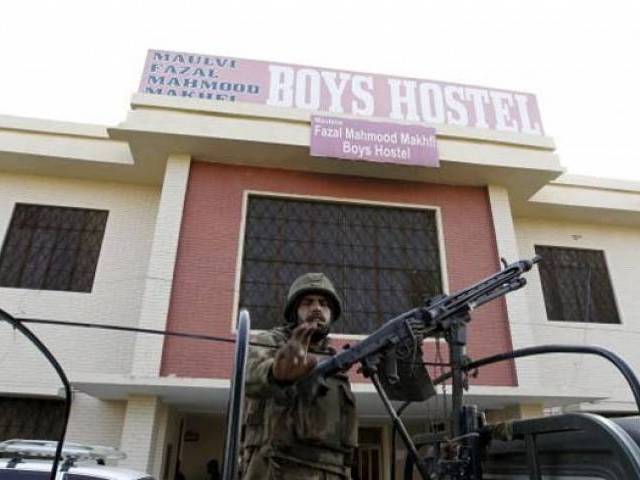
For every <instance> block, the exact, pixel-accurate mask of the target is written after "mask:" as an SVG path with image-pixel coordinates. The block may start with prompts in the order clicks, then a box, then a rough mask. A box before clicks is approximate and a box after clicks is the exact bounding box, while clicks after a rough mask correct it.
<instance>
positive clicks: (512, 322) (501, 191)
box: [487, 185, 540, 387]
mask: <svg viewBox="0 0 640 480" xmlns="http://www.w3.org/2000/svg"><path fill="white" fill-rule="evenodd" d="M487 190H488V194H489V203H490V205H491V214H492V217H493V228H494V229H495V232H496V245H497V247H498V256H499V257H502V258H505V259H506V260H507V261H508V262H513V261H516V260H519V259H520V253H519V249H518V241H517V237H516V231H515V227H514V223H513V212H512V210H511V202H510V200H509V192H508V191H507V189H506V188H504V187H501V186H497V185H489V186H488V187H487ZM526 288H527V287H525V289H526ZM505 301H506V305H507V316H508V318H509V329H510V331H511V343H512V345H513V349H514V350H516V349H519V348H523V347H529V346H531V345H532V343H533V342H534V332H533V328H534V327H533V324H532V322H531V319H530V316H529V307H528V304H527V297H526V295H525V294H524V292H523V291H522V290H520V291H517V292H512V293H510V294H508V295H506V296H505ZM496 353H498V352H496ZM515 362H516V373H517V378H518V385H526V386H527V387H532V386H540V372H539V368H538V363H537V362H536V361H535V360H532V359H526V358H521V359H517V360H515Z"/></svg>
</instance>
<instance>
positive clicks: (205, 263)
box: [162, 162, 517, 385]
mask: <svg viewBox="0 0 640 480" xmlns="http://www.w3.org/2000/svg"><path fill="white" fill-rule="evenodd" d="M245 190H257V191H268V192H279V193H284V194H287V193H289V194H296V195H310V196H323V197H332V198H337V199H340V198H345V199H354V200H364V201H367V200H371V201H376V202H394V203H408V204H414V205H416V204H417V205H420V204H424V205H428V206H439V207H440V208H441V212H442V222H443V230H444V231H443V235H444V241H445V252H446V259H445V260H446V268H447V275H448V278H449V286H450V290H451V291H452V292H453V291H456V290H458V289H461V288H464V287H466V286H467V285H469V284H471V283H474V282H476V281H477V280H479V279H481V278H482V277H485V276H487V275H490V274H492V273H494V272H495V271H496V270H498V269H499V268H500V266H499V263H498V260H497V253H496V252H497V250H496V241H495V232H494V229H493V223H492V218H491V211H490V208H489V201H488V196H487V191H486V189H484V188H479V187H457V186H449V185H435V184H426V183H418V182H405V181H392V180H379V179H371V178H361V177H349V176H342V175H325V174H316V173H307V172H295V171H285V170H276V169H263V168H253V167H238V166H231V165H221V164H212V163H204V162H194V163H193V164H192V167H191V174H190V178H189V186H188V190H187V196H186V201H185V211H184V217H183V223H182V229H181V237H180V243H179V247H178V256H177V260H176V269H175V277H174V286H173V291H172V297H171V306H170V310H169V319H168V325H167V328H168V329H169V330H175V331H185V332H195V333H201V334H207V335H220V336H225V337H230V336H231V335H232V333H231V332H232V312H233V300H234V293H233V289H234V286H235V283H236V261H237V249H238V237H239V234H240V227H241V223H242V211H241V210H242V199H243V192H244V191H245ZM398 313H401V312H398ZM341 343H343V342H336V346H340V344H341ZM426 345H427V347H426V349H425V350H426V352H427V353H426V357H427V358H428V359H429V360H433V357H434V352H433V348H432V346H429V345H431V344H426ZM511 348H512V346H511V334H510V331H509V324H508V319H507V313H506V307H505V304H504V300H502V299H501V300H498V301H494V302H492V303H490V304H488V305H485V306H483V307H482V308H481V309H480V310H478V311H477V312H475V313H474V314H473V322H472V323H471V327H470V335H469V354H470V355H471V356H472V357H473V358H480V357H483V356H485V355H490V354H493V353H498V352H503V351H506V350H510V349H511ZM443 352H444V353H446V349H443ZM232 354H233V345H232V344H224V343H209V342H198V341H195V340H187V339H179V338H175V337H172V338H167V340H166V342H165V345H164V352H163V360H162V375H177V376H181V377H206V378H228V377H229V374H230V370H231V363H232ZM353 376H354V380H356V381H360V380H362V379H361V378H359V376H358V375H356V374H355V373H354V374H353ZM473 383H475V384H479V385H516V384H517V378H516V372H515V367H514V364H513V362H503V363H501V364H497V365H493V366H491V367H487V368H484V369H482V370H481V372H480V375H479V377H478V378H477V379H475V380H473Z"/></svg>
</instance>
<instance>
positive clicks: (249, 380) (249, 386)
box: [245, 332, 283, 397]
mask: <svg viewBox="0 0 640 480" xmlns="http://www.w3.org/2000/svg"><path fill="white" fill-rule="evenodd" d="M252 343H257V344H261V345H269V346H271V348H270V347H268V346H265V347H261V346H255V345H253V346H251V348H249V354H248V356H247V374H246V381H245V394H246V395H247V396H249V397H268V396H272V395H274V393H275V391H276V390H280V389H281V386H280V385H278V383H277V382H276V381H275V380H274V378H273V362H274V359H275V355H276V351H277V349H278V348H279V347H280V346H281V345H282V344H283V342H282V341H281V339H279V338H278V337H277V336H276V335H275V334H274V333H272V332H263V333H260V334H258V335H257V336H256V337H255V338H254V339H253V341H252Z"/></svg>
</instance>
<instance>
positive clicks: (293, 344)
mask: <svg viewBox="0 0 640 480" xmlns="http://www.w3.org/2000/svg"><path fill="white" fill-rule="evenodd" d="M316 329H317V325H316V324H315V323H303V324H301V325H298V326H297V327H296V328H295V329H294V330H293V332H292V334H291V338H290V339H289V341H288V342H287V343H285V344H284V345H283V346H282V347H280V348H279V349H278V351H277V352H276V356H275V360H274V362H273V378H274V379H276V380H277V381H278V382H295V381H296V380H298V379H299V378H302V377H304V376H305V375H307V374H308V373H309V372H311V370H313V368H314V367H315V366H316V363H317V360H316V357H315V356H314V355H312V354H309V353H308V352H307V349H308V347H309V343H310V340H311V335H313V333H314V332H315V331H316Z"/></svg>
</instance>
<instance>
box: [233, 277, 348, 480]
mask: <svg viewBox="0 0 640 480" xmlns="http://www.w3.org/2000/svg"><path fill="white" fill-rule="evenodd" d="M294 285H295V283H294ZM332 288H333V287H332ZM292 289H293V287H292ZM308 290H309V289H307V290H305V291H303V293H306V292H308ZM334 295H335V293H334ZM298 298H300V295H297V297H296V298H293V301H294V302H293V303H295V301H296V300H297V299H298ZM336 298H337V296H336ZM338 302H339V300H338ZM291 304H292V295H291V294H290V295H289V302H288V306H287V310H291V308H290V305H291ZM338 314H339V305H338ZM293 327H294V324H292V323H291V322H290V323H289V324H288V325H285V326H282V327H277V328H274V329H273V330H270V331H267V332H263V333H261V334H259V335H257V336H256V337H255V338H254V340H253V341H254V342H255V343H259V344H265V345H272V346H273V347H275V348H267V347H256V346H254V347H252V348H251V349H250V351H249V358H248V363H247V380H246V385H245V393H246V403H245V425H244V436H243V444H242V477H243V478H244V480H258V479H260V480H262V479H266V480H272V479H273V480H279V479H282V480H294V479H317V480H325V479H327V480H329V479H336V480H337V479H349V478H350V468H349V467H350V465H351V462H352V454H353V450H354V449H355V448H356V446H357V435H358V426H357V417H356V410H355V398H354V396H353V393H352V392H351V387H350V385H349V380H348V378H347V376H346V375H343V374H339V375H336V376H333V377H330V378H328V379H327V386H328V389H327V391H326V394H324V395H322V396H318V397H316V398H305V397H304V396H303V395H299V394H298V395H293V396H292V395H290V394H289V395H287V392H286V386H283V385H281V384H279V383H278V382H276V381H275V379H274V378H273V376H272V375H273V373H272V366H273V363H274V357H275V354H276V351H277V349H278V348H279V347H281V346H282V345H284V344H285V343H286V342H287V341H288V339H289V337H290V336H291V332H292V330H293ZM310 353H313V354H314V355H316V356H317V357H318V360H319V361H321V360H322V358H323V356H326V355H332V354H334V353H335V351H334V350H333V349H331V348H330V347H329V346H328V342H327V341H326V339H325V341H323V342H321V343H320V345H318V346H316V348H315V349H313V348H312V349H311V350H310Z"/></svg>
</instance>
